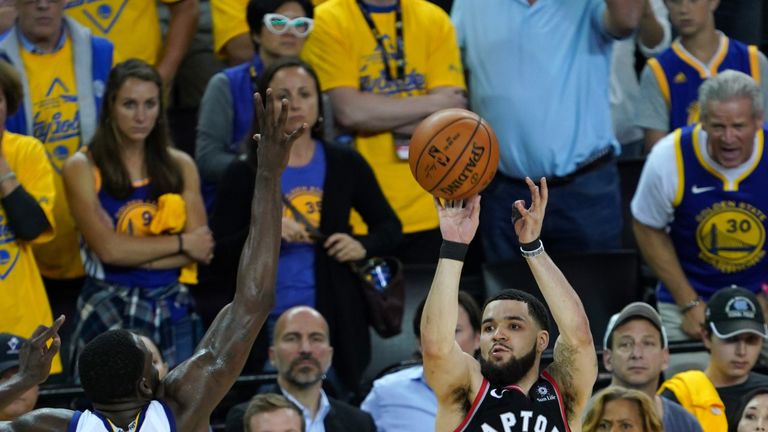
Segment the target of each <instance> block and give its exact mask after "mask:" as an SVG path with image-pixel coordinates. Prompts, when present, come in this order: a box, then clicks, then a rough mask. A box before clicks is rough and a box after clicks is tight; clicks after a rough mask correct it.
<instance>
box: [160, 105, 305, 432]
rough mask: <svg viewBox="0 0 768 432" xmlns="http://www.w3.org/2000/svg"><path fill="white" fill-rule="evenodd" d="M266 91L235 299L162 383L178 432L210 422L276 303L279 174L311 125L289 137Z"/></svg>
mask: <svg viewBox="0 0 768 432" xmlns="http://www.w3.org/2000/svg"><path fill="white" fill-rule="evenodd" d="M270 94H271V90H267V95H268V97H267V108H266V112H265V109H264V105H263V104H262V102H261V98H260V97H259V96H258V95H256V103H255V105H256V112H255V114H256V116H255V117H256V120H255V121H258V122H259V123H258V124H259V126H260V130H261V136H260V138H259V139H254V141H253V142H252V145H258V149H257V152H258V161H259V162H258V163H259V167H258V168H259V169H258V173H257V176H256V187H255V190H254V194H253V202H252V207H251V212H252V215H253V216H252V217H251V225H250V231H249V234H248V239H247V240H246V242H245V246H244V247H243V252H242V255H241V257H240V267H239V269H238V275H237V288H236V292H235V296H234V300H233V301H232V303H230V304H229V305H227V306H225V307H224V309H222V311H221V312H220V313H219V315H218V316H217V317H216V320H215V321H214V322H213V324H212V325H211V327H210V329H209V330H208V332H207V333H206V334H205V336H204V337H203V340H202V341H201V342H200V344H199V345H198V348H197V352H196V353H195V354H194V355H193V356H192V358H190V359H189V360H187V361H185V362H184V363H182V364H181V365H180V366H178V367H177V368H175V369H174V370H173V371H171V373H169V374H168V376H167V377H166V378H165V380H164V381H163V388H162V389H161V391H160V394H159V395H158V396H159V398H161V399H163V400H165V401H166V402H167V403H168V405H169V406H170V407H171V410H172V411H173V413H174V415H175V418H176V422H177V424H178V425H179V430H183V431H188V430H196V429H197V428H199V427H200V426H202V425H204V424H207V422H208V418H209V417H210V415H211V412H212V411H213V409H214V408H215V407H216V406H217V405H218V404H219V402H221V400H222V399H223V398H224V396H225V395H226V394H227V392H228V391H229V390H230V388H231V387H232V385H233V384H234V382H235V380H236V379H237V377H238V376H240V373H241V371H242V369H243V366H244V365H245V361H246V359H247V358H248V354H249V352H250V350H251V347H252V346H253V342H254V341H255V340H256V336H257V335H258V334H259V331H260V330H261V327H262V325H263V324H264V321H265V320H266V318H267V316H268V315H269V311H270V310H271V309H272V306H273V305H274V299H275V293H274V290H275V279H276V272H277V260H278V257H279V249H280V222H281V212H282V202H281V201H280V176H281V174H282V172H283V170H284V169H285V167H286V166H287V164H288V155H289V153H290V148H291V145H292V144H293V142H294V141H295V140H296V138H298V137H299V136H300V135H301V134H303V133H305V132H306V130H307V125H306V124H305V125H303V126H302V127H301V128H299V129H297V130H295V131H293V132H291V133H290V134H288V133H285V132H284V130H285V123H286V118H287V113H288V112H289V107H288V101H287V100H283V101H282V109H281V110H280V115H279V118H278V116H277V115H276V107H275V104H276V103H277V102H275V101H274V100H273V98H272V97H269V95H270Z"/></svg>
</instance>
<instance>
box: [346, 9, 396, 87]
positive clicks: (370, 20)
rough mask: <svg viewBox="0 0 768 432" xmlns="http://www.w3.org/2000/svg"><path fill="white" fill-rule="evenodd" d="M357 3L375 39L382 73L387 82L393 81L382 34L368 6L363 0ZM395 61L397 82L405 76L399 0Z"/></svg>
mask: <svg viewBox="0 0 768 432" xmlns="http://www.w3.org/2000/svg"><path fill="white" fill-rule="evenodd" d="M357 5H358V6H360V12H362V13H363V18H365V22H366V23H367V24H368V27H369V28H370V29H371V33H373V38H374V39H376V44H377V45H378V46H379V51H381V61H382V62H383V63H384V75H385V76H386V78H387V81H388V82H393V81H395V80H394V79H393V78H392V71H390V70H389V55H388V54H387V49H386V48H385V47H384V36H383V35H382V34H381V33H380V32H379V29H377V28H376V23H374V22H373V18H371V13H370V11H368V7H367V6H366V5H365V3H363V0H357ZM395 35H396V36H395V49H396V50H397V51H396V52H395V63H396V65H397V71H396V75H395V78H396V79H397V82H398V83H399V82H400V81H401V80H402V79H403V78H404V77H405V51H404V49H403V13H402V10H401V8H400V0H397V3H396V4H395Z"/></svg>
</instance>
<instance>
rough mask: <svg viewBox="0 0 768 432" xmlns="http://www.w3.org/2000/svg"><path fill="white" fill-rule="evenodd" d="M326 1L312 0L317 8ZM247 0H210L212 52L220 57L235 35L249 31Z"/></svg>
mask: <svg viewBox="0 0 768 432" xmlns="http://www.w3.org/2000/svg"><path fill="white" fill-rule="evenodd" d="M325 1H326V0H312V5H313V6H317V5H319V4H320V3H323V2H325ZM247 7H248V0H211V19H212V20H213V52H215V53H216V54H217V55H218V56H220V57H221V56H222V50H223V49H224V45H226V44H227V42H229V41H230V39H232V38H234V37H235V36H237V35H241V34H243V33H245V34H248V33H250V32H251V29H250V28H249V27H248V21H247V20H246V13H245V11H246V8H247Z"/></svg>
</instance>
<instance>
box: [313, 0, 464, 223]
mask: <svg viewBox="0 0 768 432" xmlns="http://www.w3.org/2000/svg"><path fill="white" fill-rule="evenodd" d="M401 3H402V17H403V38H404V41H403V45H404V52H405V61H406V65H405V74H406V77H405V87H404V88H403V89H396V88H394V86H393V85H387V82H386V79H385V75H384V69H383V67H382V66H383V65H382V59H381V54H380V53H379V51H378V50H377V48H378V45H377V43H376V40H375V39H374V37H373V34H372V32H371V29H370V28H369V27H368V24H366V22H365V19H364V18H363V15H362V13H361V12H360V8H359V6H358V5H357V2H356V1H355V0H329V1H327V2H325V3H324V4H322V5H321V6H319V7H318V8H317V9H316V10H315V28H314V30H313V31H312V34H311V35H310V36H309V39H308V40H307V43H306V44H305V45H304V49H303V51H302V57H303V58H304V59H305V60H306V61H307V62H309V63H310V64H312V66H313V67H314V68H315V69H316V71H317V74H318V76H319V77H320V83H321V86H322V88H323V91H327V90H331V89H334V88H336V87H354V88H356V89H360V90H362V91H369V92H373V93H380V94H388V95H390V96H392V97H407V96H418V95H424V94H427V92H428V91H429V90H432V89H434V88H436V87H442V86H452V87H461V88H464V87H465V85H464V74H463V70H462V65H461V58H460V54H459V48H458V44H457V41H456V33H455V30H454V28H453V24H451V21H450V19H449V17H448V15H447V14H446V13H445V12H444V11H443V10H442V9H440V8H439V7H438V6H435V5H434V4H432V3H428V2H427V1H425V0H402V2H401ZM371 17H372V19H373V21H374V23H375V24H376V28H377V29H378V30H379V32H381V33H382V35H384V38H385V40H386V43H385V47H386V49H387V54H388V58H389V59H390V62H391V64H390V65H389V67H390V71H392V72H393V73H394V71H395V70H396V69H395V62H394V60H393V59H394V54H395V53H396V49H395V44H394V42H395V40H396V33H395V12H394V11H392V12H385V13H376V12H374V13H371ZM355 145H356V147H357V150H358V151H359V152H360V154H362V155H363V157H364V158H365V159H366V160H367V161H368V163H369V164H370V165H371V167H372V168H373V172H374V173H375V174H376V178H377V179H378V181H379V184H380V185H381V188H382V190H383V192H384V195H385V196H386V197H387V199H388V200H389V203H390V204H391V205H392V207H393V208H394V210H395V212H396V213H397V215H398V217H399V218H400V221H401V222H402V224H403V231H404V232H406V233H412V232H417V231H424V230H428V229H433V228H436V227H437V226H438V220H437V213H436V212H435V205H434V202H433V200H432V197H431V195H429V194H427V193H426V192H425V191H424V190H423V189H422V188H421V187H420V186H419V185H418V183H416V180H414V178H413V175H412V174H411V171H410V168H409V166H408V161H402V160H400V159H399V158H398V157H397V155H396V153H395V149H394V143H393V139H392V134H391V133H389V132H385V133H381V134H367V135H363V134H358V135H357V137H356V139H355ZM355 219H356V218H353V225H354V227H355V231H356V232H358V233H359V232H361V229H360V224H361V221H359V219H358V220H355Z"/></svg>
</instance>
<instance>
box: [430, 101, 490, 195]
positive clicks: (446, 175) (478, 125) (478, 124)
mask: <svg viewBox="0 0 768 432" xmlns="http://www.w3.org/2000/svg"><path fill="white" fill-rule="evenodd" d="M476 120H477V124H476V125H475V130H473V131H472V134H471V135H470V136H469V138H468V139H467V144H465V145H464V148H463V149H461V153H459V154H458V155H457V156H456V162H454V163H453V166H451V169H448V170H446V172H445V174H443V177H441V178H440V180H438V181H437V184H436V185H435V187H433V188H432V189H430V190H428V191H427V192H429V193H432V192H433V191H434V190H435V189H437V188H438V186H440V183H442V182H443V180H445V178H446V177H448V174H450V173H451V171H452V169H453V167H454V166H456V163H457V162H458V161H459V160H460V159H461V156H462V155H463V154H464V152H466V151H467V148H469V145H470V144H471V143H472V138H474V137H475V134H476V133H477V130H478V129H479V128H480V122H481V119H480V116H477V119H476ZM446 127H447V126H446ZM443 129H445V128H443ZM441 132H442V130H441ZM438 133H440V132H438ZM435 135H437V134H435ZM433 138H434V137H433ZM430 142H432V140H431V139H430V140H429V142H427V144H429V143H430Z"/></svg>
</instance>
